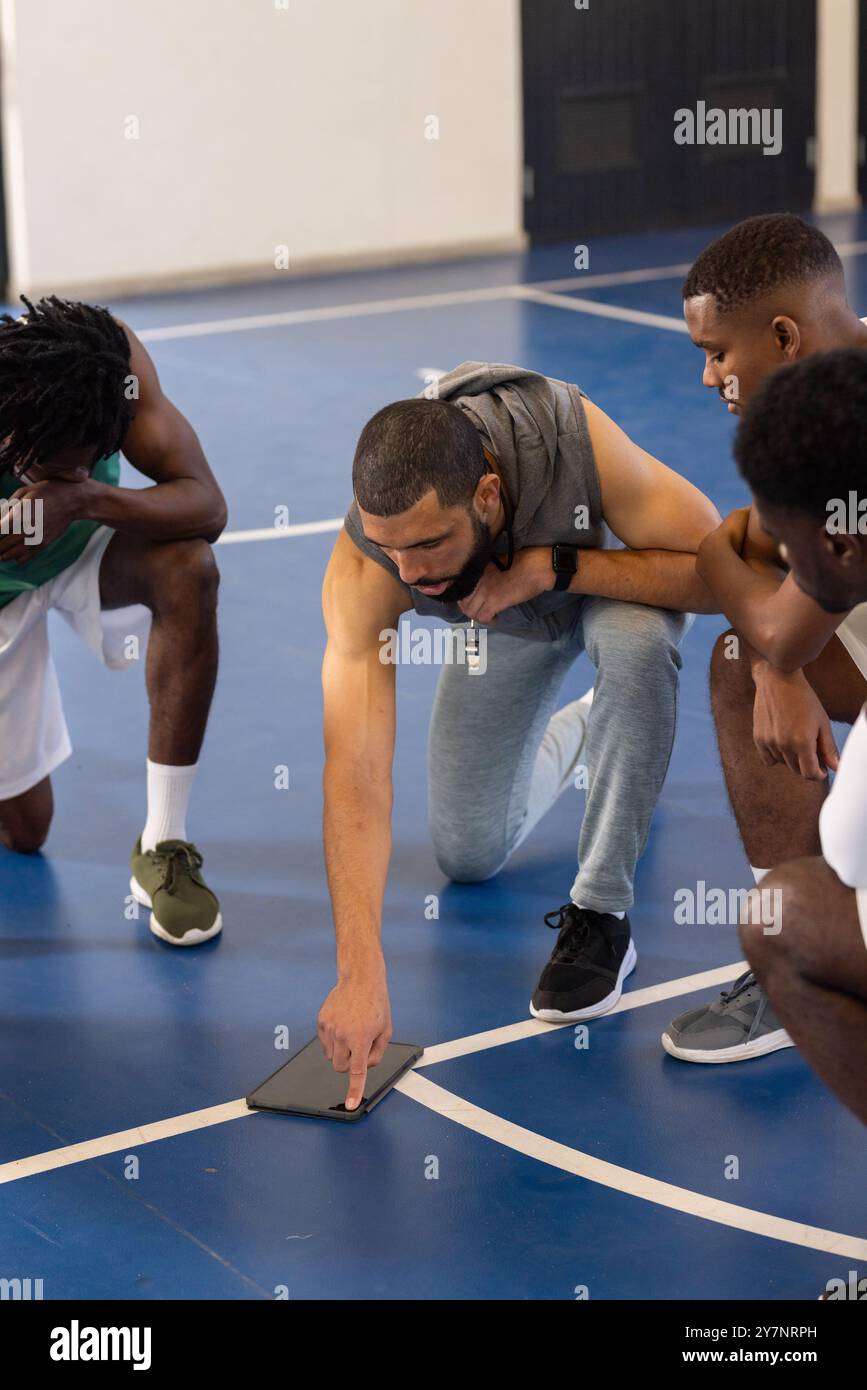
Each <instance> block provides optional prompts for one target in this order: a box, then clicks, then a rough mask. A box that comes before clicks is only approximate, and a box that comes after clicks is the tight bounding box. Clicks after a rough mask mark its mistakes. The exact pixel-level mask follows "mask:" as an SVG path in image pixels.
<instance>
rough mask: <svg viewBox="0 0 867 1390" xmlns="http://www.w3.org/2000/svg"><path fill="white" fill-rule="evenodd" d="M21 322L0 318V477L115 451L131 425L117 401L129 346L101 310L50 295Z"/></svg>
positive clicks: (125, 407) (127, 413) (126, 369)
mask: <svg viewBox="0 0 867 1390" xmlns="http://www.w3.org/2000/svg"><path fill="white" fill-rule="evenodd" d="M21 299H22V302H23V303H24V305H25V307H26V309H27V315H26V317H25V316H22V317H21V318H13V316H12V315H11V314H2V315H0V472H4V471H6V470H8V469H11V468H13V467H14V466H15V465H16V464H18V465H21V464H23V463H24V461H25V460H26V461H27V463H28V464H33V463H44V462H45V461H46V460H48V459H50V458H51V457H52V456H54V455H56V454H58V453H59V452H60V451H61V450H62V449H70V448H92V449H93V462H94V463H96V462H98V461H99V460H100V459H103V458H107V457H108V456H109V455H110V454H113V453H115V452H116V451H117V450H118V449H119V448H120V446H121V443H122V441H123V437H124V435H125V434H126V431H127V429H128V427H129V423H130V420H131V418H132V415H131V411H130V407H129V402H128V400H127V399H126V396H125V394H124V387H125V385H126V378H127V377H128V375H129V369H130V347H129V340H128V339H127V336H126V334H125V333H124V331H123V329H122V328H121V326H120V324H119V323H117V322H116V321H115V319H113V318H112V316H111V314H110V313H109V312H108V310H107V309H100V308H97V307H96V306H95V305H92V304H80V303H77V302H74V301H72V300H68V299H59V298H58V297H57V296H56V295H49V296H48V297H47V298H44V299H40V300H38V301H37V302H36V303H35V304H31V302H30V300H29V299H26V298H25V297H24V295H22V296H21Z"/></svg>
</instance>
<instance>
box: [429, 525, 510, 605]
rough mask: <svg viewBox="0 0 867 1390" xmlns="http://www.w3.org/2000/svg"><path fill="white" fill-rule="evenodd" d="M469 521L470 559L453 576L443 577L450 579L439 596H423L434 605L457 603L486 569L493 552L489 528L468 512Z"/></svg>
mask: <svg viewBox="0 0 867 1390" xmlns="http://www.w3.org/2000/svg"><path fill="white" fill-rule="evenodd" d="M470 521H471V522H472V526H473V548H472V550H471V551H470V558H469V559H468V560H467V563H466V564H465V565H464V567H463V569H462V570H461V571H460V572H459V573H458V574H455V575H452V576H450V577H449V576H444V578H450V583H449V586H448V588H447V589H443V591H442V593H441V594H425V598H431V599H433V600H434V601H435V602H436V603H459V602H460V600H461V599H462V598H466V597H467V595H468V594H471V593H472V592H473V589H474V588H475V587H476V585H477V584H478V582H479V580H480V579H481V577H482V575H483V574H484V572H485V570H486V569H487V567H488V564H489V562H490V559H491V555H492V554H493V552H494V545H495V540H494V538H493V537H492V536H491V528H490V526H488V524H487V522H484V521H480V520H479V518H478V517H477V516H476V514H475V512H474V511H472V510H471V511H470ZM425 583H427V584H442V583H443V579H427V580H425Z"/></svg>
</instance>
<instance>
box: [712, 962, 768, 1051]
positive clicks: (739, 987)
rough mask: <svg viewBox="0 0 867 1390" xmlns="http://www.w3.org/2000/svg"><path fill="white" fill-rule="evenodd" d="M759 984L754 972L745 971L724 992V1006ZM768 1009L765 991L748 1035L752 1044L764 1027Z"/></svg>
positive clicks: (762, 993)
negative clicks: (763, 1022)
mask: <svg viewBox="0 0 867 1390" xmlns="http://www.w3.org/2000/svg"><path fill="white" fill-rule="evenodd" d="M757 984H758V980H757V979H756V977H755V975H754V974H753V972H752V970H747V971H745V972H744V974H743V975H739V976H738V978H737V979H736V980H735V982H734V984H733V985H732V987H731V989H729V990H723V992H722V995H721V998H722V1002H723V1006H725V1005H726V1004H732V1003H734V1001H735V999H736V998H737V997H738V995H739V994H743V992H744V990H746V989H751V988H752V987H753V985H757ZM767 1007H768V996H767V995H766V994H765V992H764V990H762V992H761V994H760V996H759V1006H758V1008H757V1009H756V1012H755V1016H754V1018H753V1021H752V1023H751V1024H750V1027H749V1032H748V1033H747V1039H748V1041H750V1042H752V1040H753V1038H754V1037H755V1036H756V1034H757V1033H758V1031H759V1028H760V1027H761V1025H762V1021H763V1019H764V1017H765V1012H766V1010H767Z"/></svg>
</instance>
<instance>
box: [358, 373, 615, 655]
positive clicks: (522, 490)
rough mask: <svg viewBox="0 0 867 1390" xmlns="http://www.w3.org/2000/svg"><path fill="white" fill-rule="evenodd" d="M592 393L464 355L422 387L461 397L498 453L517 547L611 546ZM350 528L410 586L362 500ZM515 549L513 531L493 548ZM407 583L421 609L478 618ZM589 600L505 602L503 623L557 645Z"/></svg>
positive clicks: (558, 596)
mask: <svg viewBox="0 0 867 1390" xmlns="http://www.w3.org/2000/svg"><path fill="white" fill-rule="evenodd" d="M583 394H584V393H583V392H582V391H581V390H580V389H579V387H577V386H574V385H572V384H571V383H570V382H566V381H557V380H555V379H554V378H553V377H547V376H541V375H540V374H539V373H538V372H531V371H528V370H527V369H526V368H524V367H510V366H508V365H506V364H503V363H499V362H462V363H461V365H460V366H459V367H455V368H454V369H453V370H452V371H450V372H446V374H445V376H442V377H440V378H439V379H438V380H437V382H436V383H435V386H434V388H433V389H431V388H428V390H426V391H423V392H421V393H420V395H421V396H425V395H428V396H430V395H436V396H437V398H438V399H439V400H446V401H452V402H453V403H454V404H455V405H456V406H459V407H460V409H461V410H463V411H465V412H466V414H467V415H468V416H469V417H470V420H471V421H472V423H473V424H474V425H475V427H476V429H477V430H478V432H479V434H480V435H481V438H482V443H483V444H484V445H485V447H486V448H487V449H488V450H489V451H490V452H491V453H492V454H493V455H494V457H495V458H496V460H497V464H498V466H499V468H500V471H501V473H502V476H503V482H504V484H505V490H506V494H507V498H508V500H509V501H510V502H511V505H512V511H513V514H512V534H513V539H514V547H515V552H516V553H517V552H518V551H519V550H524V549H526V548H527V547H529V546H541V545H546V546H547V545H554V544H555V543H556V544H560V545H577V546H581V547H582V548H594V549H599V548H601V547H603V546H604V545H605V544H606V530H605V525H604V522H603V518H602V499H601V494H600V490H599V476H598V474H597V472H596V462H595V460H594V457H593V446H592V444H591V442H590V433H589V430H588V428H587V417H586V415H585V412H584V404H583V400H582V397H583ZM344 525H345V527H346V530H347V532H348V534H349V536H350V537H351V539H352V540H353V541H354V542H355V544H356V545H357V546H358V548H359V549H360V550H362V551H363V552H364V554H365V555H368V556H369V557H370V558H371V559H372V560H375V561H376V563H377V564H379V565H382V567H383V569H386V570H388V571H389V573H390V574H392V575H393V576H394V577H395V579H397V580H398V583H402V580H401V579H400V575H399V572H398V568H397V566H396V565H395V564H394V562H393V561H392V560H389V559H388V558H387V556H385V555H384V554H383V552H382V551H381V550H380V549H379V548H378V547H377V546H375V545H373V544H372V542H370V541H368V540H367V538H366V537H365V535H364V532H363V530H362V528H361V519H360V516H359V511H358V504H357V503H356V502H355V500H354V499H353V502H352V504H351V506H350V508H349V511H348V512H347V514H346V518H345V522H344ZM508 549H509V543H508V535H507V531H506V530H505V529H504V530H503V531H502V532H501V534H500V535H499V536H498V537H497V541H496V544H495V546H494V553H495V554H496V555H497V557H498V558H499V557H501V556H502V557H505V556H507V554H508ZM404 587H406V588H407V589H408V591H409V593H410V594H411V596H412V602H413V607H414V608H415V610H416V612H417V613H422V614H426V615H431V616H434V617H438V618H443V619H445V621H446V622H450V623H460V624H466V623H467V622H468V621H469V620H468V618H467V616H466V614H465V613H463V612H462V611H461V609H460V608H459V607H458V605H457V604H456V603H439V602H438V601H437V600H436V599H435V598H431V597H430V595H425V594H422V593H420V592H419V591H418V589H414V588H412V587H410V586H408V585H407V586H404ZM582 603H583V599H582V597H581V596H580V595H579V594H569V593H556V592H554V591H548V592H545V593H542V594H539V595H538V597H537V598H534V599H531V600H530V601H529V602H527V603H519V604H516V605H514V606H513V607H511V608H505V609H503V611H502V612H501V613H500V615H499V616H498V618H497V622H496V630H497V631H498V632H504V633H508V634H509V636H514V637H525V638H529V639H530V640H532V641H537V642H539V641H541V642H552V641H555V640H556V639H557V638H559V637H563V636H565V635H566V633H568V632H570V631H571V630H572V629H573V627H574V625H575V623H576V622H577V621H578V618H579V615H580V611H581V605H582Z"/></svg>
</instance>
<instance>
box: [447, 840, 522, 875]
mask: <svg viewBox="0 0 867 1390" xmlns="http://www.w3.org/2000/svg"><path fill="white" fill-rule="evenodd" d="M433 845H434V855H435V856H436V861H437V864H438V865H439V867H440V869H441V870H442V872H443V873H444V874H445V876H446V878H450V879H451V880H452V882H453V883H484V882H485V881H486V880H487V879H489V878H493V877H494V875H495V874H497V873H499V871H500V869H501V868H502V867H503V864H504V863H505V862H506V859H507V857H508V856H507V855H506V854H504V853H503V849H502V846H501V845H493V844H491V845H484V844H475V845H474V844H473V843H472V841H469V842H467V841H461V842H458V841H457V840H455V839H452V838H448V839H446V838H443V837H436V836H434V842H433Z"/></svg>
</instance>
